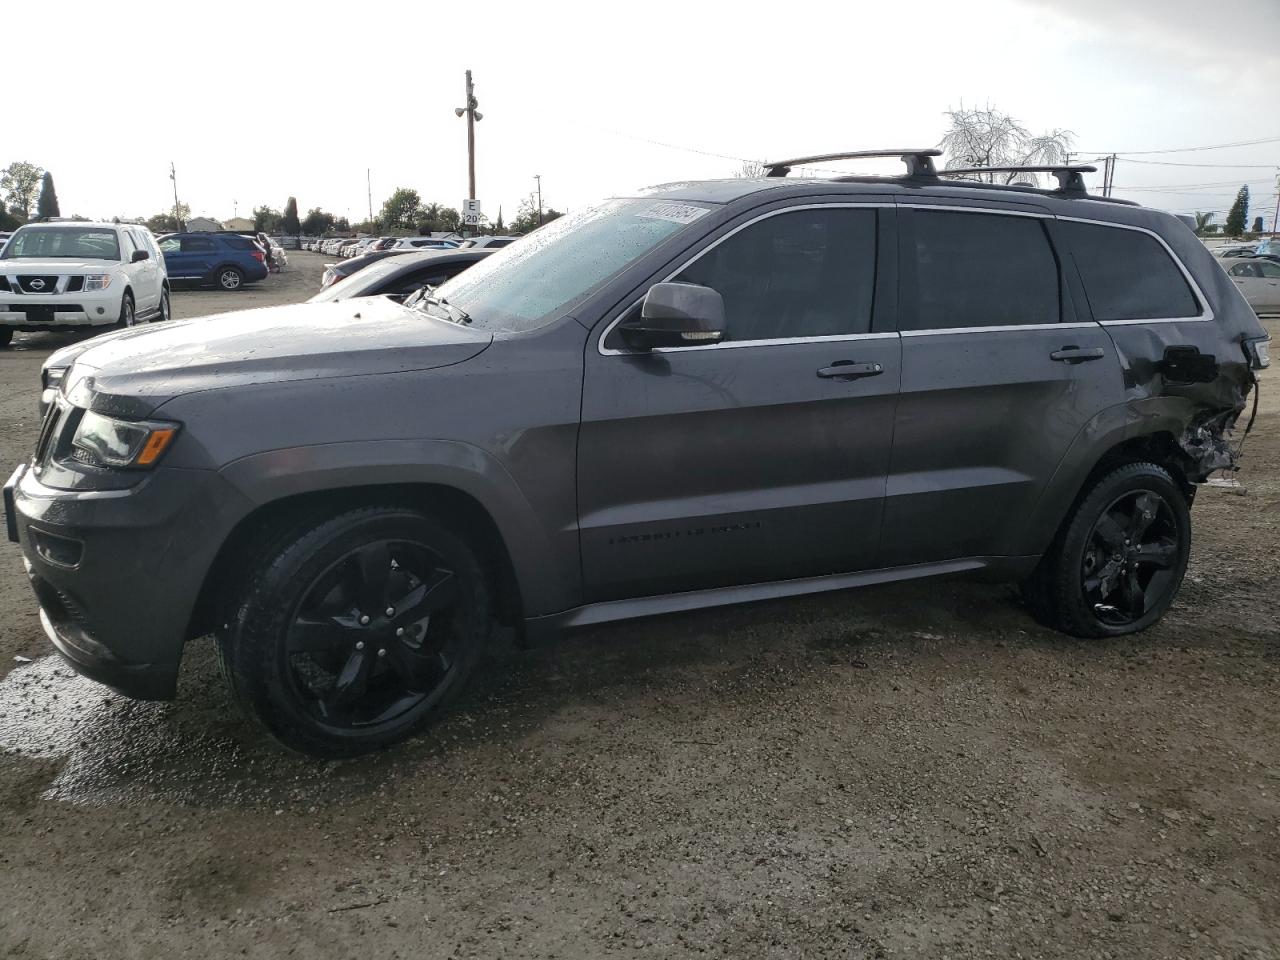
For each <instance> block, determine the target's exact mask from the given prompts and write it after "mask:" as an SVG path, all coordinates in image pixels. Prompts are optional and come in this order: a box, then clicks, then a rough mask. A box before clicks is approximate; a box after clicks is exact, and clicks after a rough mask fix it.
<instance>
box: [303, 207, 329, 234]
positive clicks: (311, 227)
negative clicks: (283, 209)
mask: <svg viewBox="0 0 1280 960" xmlns="http://www.w3.org/2000/svg"><path fill="white" fill-rule="evenodd" d="M332 229H333V214H332V213H325V212H324V211H323V210H321V209H320V208H319V207H312V208H311V209H310V210H308V211H307V215H306V217H305V218H304V219H303V221H302V232H303V233H305V234H306V235H307V236H309V237H318V236H320V235H321V234H322V233H328V232H329V231H330V230H332Z"/></svg>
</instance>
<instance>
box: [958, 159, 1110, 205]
mask: <svg viewBox="0 0 1280 960" xmlns="http://www.w3.org/2000/svg"><path fill="white" fill-rule="evenodd" d="M1097 172H1098V168H1097V167H1091V166H1088V165H1084V164H1077V165H1075V166H1072V165H1071V164H1066V163H1050V164H1043V165H1036V164H1031V165H1022V166H1008V167H950V168H948V169H946V170H939V171H938V176H940V177H949V176H962V175H964V174H973V173H1051V174H1053V175H1054V177H1056V178H1057V180H1058V192H1060V193H1064V194H1067V195H1070V196H1076V197H1087V196H1088V195H1089V191H1087V190H1086V189H1085V188H1084V177H1082V176H1081V174H1082V173H1097Z"/></svg>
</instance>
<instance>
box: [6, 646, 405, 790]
mask: <svg viewBox="0 0 1280 960" xmlns="http://www.w3.org/2000/svg"><path fill="white" fill-rule="evenodd" d="M189 653H191V654H195V653H196V651H195V650H190V651H189ZM189 659H191V660H207V659H208V658H203V657H199V656H198V655H196V656H191V657H189ZM187 667H188V665H187V664H185V663H184V669H183V674H184V677H183V679H182V682H181V689H180V691H179V698H180V699H179V700H177V701H174V702H171V703H154V702H144V701H138V700H131V699H129V698H128V697H123V696H121V695H120V694H117V693H115V692H114V691H112V690H110V689H108V688H107V687H104V686H102V685H101V684H98V683H95V682H94V681H92V680H87V679H85V678H84V677H81V676H79V675H78V674H76V672H75V671H74V670H72V669H71V668H70V667H69V666H67V665H66V663H64V662H63V661H62V659H61V658H60V657H58V656H56V655H54V656H48V657H43V658H41V659H39V660H37V661H35V662H34V663H31V664H27V665H23V666H20V667H16V668H15V669H14V670H12V671H11V672H10V673H9V674H8V675H7V676H6V677H4V678H3V679H0V754H7V755H11V756H21V757H31V758H33V759H54V760H61V761H63V763H62V766H61V768H60V769H59V772H58V775H57V776H56V777H55V778H54V780H53V781H52V782H51V783H50V784H49V786H48V788H47V789H46V790H45V792H44V794H43V797H44V799H47V800H58V801H64V802H70V803H76V804H87V805H95V806H97V805H104V804H121V803H140V802H146V801H157V800H158V801H161V802H165V803H170V804H174V805H179V806H200V807H217V806H239V807H246V806H262V807H266V806H271V807H274V808H276V809H279V808H282V807H284V808H296V807H298V806H299V805H301V806H302V807H303V808H304V809H311V808H319V807H324V806H329V805H331V804H333V803H335V802H342V801H343V800H346V799H349V798H351V797H354V796H363V795H366V794H367V793H369V792H370V791H373V790H377V789H379V788H380V787H382V786H383V785H384V784H385V783H386V782H387V780H388V779H389V778H390V777H391V776H393V775H394V767H395V765H394V763H393V762H392V761H391V759H390V757H386V758H380V757H373V758H368V759H364V760H354V761H345V762H342V763H324V762H321V761H316V760H308V759H306V758H302V757H297V756H294V755H291V754H287V753H285V752H284V751H282V750H281V749H280V748H278V747H276V746H274V745H273V744H271V743H270V742H268V741H267V739H266V737H265V735H264V734H261V733H259V732H258V731H257V730H255V729H253V728H252V727H250V725H249V724H248V723H247V721H245V720H244V719H243V718H242V717H241V716H240V714H239V711H238V708H237V707H236V705H235V704H234V703H233V702H232V701H231V699H230V695H229V693H228V692H227V691H226V690H225V688H224V686H223V684H222V681H221V677H218V676H217V674H216V671H214V670H213V669H212V664H211V663H207V664H193V665H192V668H191V669H188V668H187ZM404 759H405V758H404V757H403V755H402V756H401V757H400V762H401V763H403V762H404Z"/></svg>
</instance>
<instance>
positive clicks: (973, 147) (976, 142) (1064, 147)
mask: <svg viewBox="0 0 1280 960" xmlns="http://www.w3.org/2000/svg"><path fill="white" fill-rule="evenodd" d="M944 116H945V117H946V118H947V120H948V121H949V123H950V126H949V128H948V129H947V132H946V133H945V134H944V135H943V137H942V140H941V141H940V142H939V144H938V146H940V147H941V148H942V149H943V150H944V151H946V155H947V162H946V166H947V168H949V169H954V168H959V167H1008V166H1025V165H1030V166H1044V165H1049V164H1060V163H1065V162H1066V160H1067V156H1068V154H1069V153H1070V152H1071V144H1072V142H1073V141H1074V140H1075V134H1073V133H1072V132H1071V131H1070V130H1058V129H1053V130H1050V131H1048V132H1047V133H1042V134H1040V135H1039V136H1035V135H1032V133H1031V131H1029V130H1028V129H1027V128H1026V127H1024V126H1023V125H1022V124H1021V123H1019V122H1018V121H1017V120H1015V119H1014V118H1013V117H1011V116H1009V114H1007V113H1002V112H1001V111H1000V110H998V109H996V108H995V107H992V106H990V105H987V106H986V107H968V108H966V107H965V105H964V104H963V103H962V104H961V105H960V107H959V109H952V110H948V111H947V112H946V113H945V114H944ZM983 176H985V177H986V181H987V182H988V183H1027V184H1032V185H1039V178H1038V177H1037V176H1036V175H1035V174H1034V173H1004V174H994V173H988V174H985V175H983Z"/></svg>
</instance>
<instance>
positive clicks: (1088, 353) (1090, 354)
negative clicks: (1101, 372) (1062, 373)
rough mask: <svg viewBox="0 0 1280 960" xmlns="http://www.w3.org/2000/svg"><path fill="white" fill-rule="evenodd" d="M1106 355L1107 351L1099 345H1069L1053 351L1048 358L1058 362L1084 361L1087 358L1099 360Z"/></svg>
mask: <svg viewBox="0 0 1280 960" xmlns="http://www.w3.org/2000/svg"><path fill="white" fill-rule="evenodd" d="M1106 355H1107V352H1106V351H1105V350H1103V349H1102V348H1101V347H1074V346H1069V347H1063V348H1062V349H1061V350H1055V351H1053V353H1051V354H1049V359H1050V360H1057V361H1058V362H1059V363H1084V362H1086V361H1088V360H1101V359H1102V358H1103V357H1105V356H1106Z"/></svg>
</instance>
